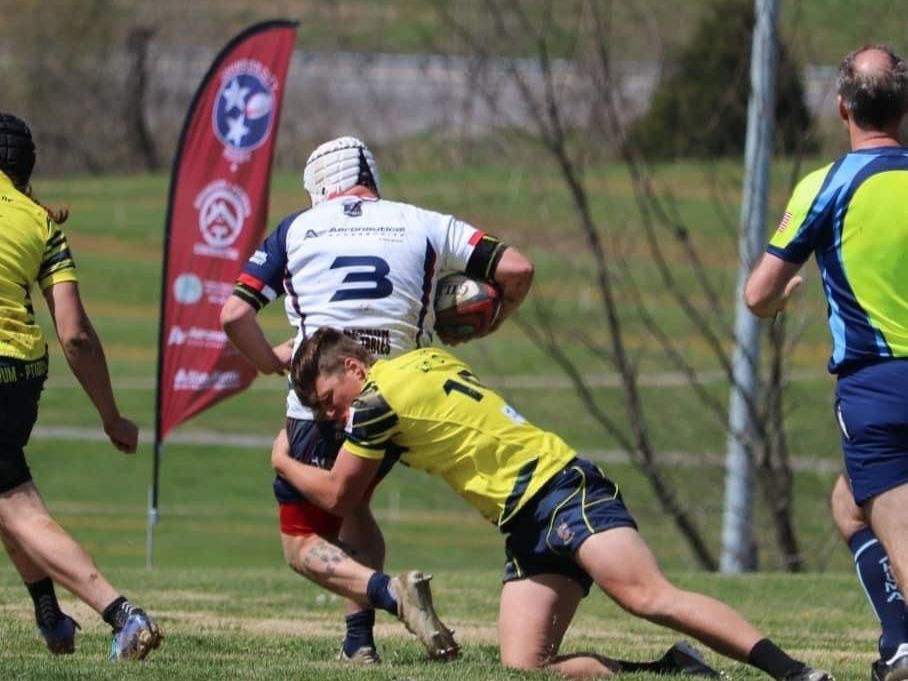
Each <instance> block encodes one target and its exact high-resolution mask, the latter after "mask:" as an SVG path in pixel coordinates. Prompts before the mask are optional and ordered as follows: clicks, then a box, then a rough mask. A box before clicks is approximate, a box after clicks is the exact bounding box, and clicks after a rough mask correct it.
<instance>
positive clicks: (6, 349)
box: [0, 172, 76, 361]
mask: <svg viewBox="0 0 908 681" xmlns="http://www.w3.org/2000/svg"><path fill="white" fill-rule="evenodd" d="M62 281H76V271H75V265H74V264H73V259H72V255H71V254H70V252H69V246H68V245H67V243H66V237H65V236H64V235H63V232H61V231H60V228H59V227H57V225H55V224H54V223H53V222H52V221H51V219H50V218H49V217H48V216H47V211H45V210H44V208H42V207H41V206H39V205H38V204H37V203H35V202H34V201H32V200H31V199H30V198H29V197H28V196H26V195H25V194H23V193H22V192H20V191H19V190H17V189H16V188H15V187H14V186H13V183H12V181H11V180H10V179H9V178H8V177H7V176H6V174H4V173H2V172H0V356H2V357H11V358H14V359H22V360H27V361H30V360H35V359H40V358H41V357H43V356H44V353H45V352H46V351H47V346H46V342H45V340H44V334H43V333H42V332H41V327H40V326H38V325H37V324H36V323H35V311H34V308H33V307H32V300H31V289H32V285H33V284H35V283H37V284H38V286H39V287H40V288H41V290H42V291H44V290H46V289H47V288H49V287H50V286H53V285H54V284H57V283H60V282H62Z"/></svg>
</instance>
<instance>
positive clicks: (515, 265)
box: [495, 247, 536, 300]
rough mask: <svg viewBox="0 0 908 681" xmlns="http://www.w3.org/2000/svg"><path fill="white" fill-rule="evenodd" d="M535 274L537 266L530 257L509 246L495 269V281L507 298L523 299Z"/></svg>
mask: <svg viewBox="0 0 908 681" xmlns="http://www.w3.org/2000/svg"><path fill="white" fill-rule="evenodd" d="M535 274H536V268H535V267H534V266H533V263H532V262H530V260H529V258H527V257H526V256H524V255H523V254H522V253H520V251H518V250H517V249H515V248H512V247H509V248H508V249H507V251H505V254H504V256H503V257H502V259H501V262H500V263H499V266H498V269H497V270H496V271H495V283H497V284H498V285H499V286H501V287H502V289H503V291H504V295H505V297H506V298H511V299H518V300H522V299H523V297H524V296H526V294H527V292H528V291H529V290H530V286H531V285H532V284H533V277H534V275H535Z"/></svg>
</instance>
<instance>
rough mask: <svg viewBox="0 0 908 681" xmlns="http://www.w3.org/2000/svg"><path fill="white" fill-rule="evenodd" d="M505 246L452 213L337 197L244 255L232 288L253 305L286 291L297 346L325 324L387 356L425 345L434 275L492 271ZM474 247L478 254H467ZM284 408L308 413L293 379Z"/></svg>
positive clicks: (304, 415)
mask: <svg viewBox="0 0 908 681" xmlns="http://www.w3.org/2000/svg"><path fill="white" fill-rule="evenodd" d="M480 244H482V246H481V247H480V248H477V246H478V245H480ZM503 249H504V245H503V244H501V243H500V242H498V240H497V239H494V237H489V236H487V235H486V234H484V233H483V232H482V231H480V230H478V229H476V228H475V227H473V226H472V225H469V224H467V223H466V222H463V221H461V220H458V219H456V218H454V217H452V216H450V215H442V214H440V213H436V212H434V211H430V210H424V209H422V208H417V207H416V206H412V205H409V204H406V203H398V202H395V201H386V200H384V199H364V198H361V197H353V196H341V197H338V198H336V199H332V200H328V201H325V202H324V203H321V204H319V205H317V206H315V207H313V208H311V209H310V210H306V211H303V212H300V213H295V214H293V215H290V216H288V217H287V218H285V219H284V220H283V221H282V222H281V223H280V225H278V227H277V229H275V230H274V231H273V232H272V233H271V234H270V235H269V236H268V237H267V238H266V239H265V241H264V242H263V243H262V245H261V246H260V247H259V249H258V250H257V251H256V252H255V253H254V254H253V255H252V257H251V258H250V259H249V262H247V263H246V265H245V267H244V268H243V271H242V273H241V274H240V276H239V278H238V279H237V283H236V287H235V289H234V294H235V295H238V296H240V297H241V298H243V299H244V300H245V301H246V302H248V303H249V304H250V305H252V306H253V307H254V308H255V309H256V310H260V309H261V308H262V307H264V306H265V305H267V304H268V303H269V302H271V301H272V300H274V299H275V298H276V297H277V296H279V295H281V294H286V298H285V302H284V307H285V309H286V312H287V319H288V321H289V322H290V324H291V325H292V326H294V327H295V328H296V329H297V335H296V341H295V343H294V351H295V350H296V348H298V347H299V345H300V343H302V341H303V340H304V339H305V338H306V337H307V336H309V335H311V334H313V333H314V332H315V331H316V330H318V328H319V327H322V326H331V327H334V328H336V329H340V330H342V331H344V332H345V333H347V334H349V335H351V336H353V337H355V338H357V339H359V340H360V342H361V343H362V344H363V345H364V346H365V347H367V348H368V349H369V350H371V351H372V353H373V354H374V355H375V356H376V357H378V358H382V357H392V356H396V355H399V354H401V353H403V352H406V351H408V350H412V349H414V348H419V347H423V346H425V345H429V344H431V342H432V330H433V327H434V323H435V312H434V307H433V305H432V301H433V300H434V296H435V283H436V281H437V280H438V278H439V277H441V276H444V275H445V274H447V273H449V272H463V271H472V272H473V273H475V274H476V276H484V277H485V278H491V275H492V274H494V266H495V265H496V264H497V260H498V258H500V255H501V251H503ZM474 253H475V254H476V255H477V256H481V257H476V258H472V262H471V257H472V256H473V255H474ZM287 415H288V416H290V417H293V418H302V419H309V418H312V411H311V410H310V409H309V408H307V407H305V406H303V405H302V404H301V403H300V401H299V399H298V398H297V396H296V394H295V393H294V392H293V390H292V388H291V390H290V391H289V394H288V397H287Z"/></svg>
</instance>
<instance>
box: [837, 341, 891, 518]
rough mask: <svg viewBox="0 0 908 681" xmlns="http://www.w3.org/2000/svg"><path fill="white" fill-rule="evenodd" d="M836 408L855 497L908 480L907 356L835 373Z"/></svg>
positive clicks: (860, 498)
mask: <svg viewBox="0 0 908 681" xmlns="http://www.w3.org/2000/svg"><path fill="white" fill-rule="evenodd" d="M835 410H836V419H837V421H838V423H839V428H840V429H841V431H842V449H843V450H844V453H845V468H846V469H847V471H848V477H849V478H850V479H851V489H852V490H853V491H854V500H855V501H856V502H857V503H858V504H864V503H866V502H867V501H869V500H870V499H872V498H873V497H875V496H877V495H878V494H881V493H882V492H885V491H886V490H889V489H892V488H893V487H898V486H899V485H903V484H905V483H908V359H892V360H886V361H883V362H878V363H876V364H870V365H868V366H865V367H862V368H860V369H857V370H855V371H852V372H850V373H847V374H843V375H841V376H839V379H838V381H837V383H836V403H835Z"/></svg>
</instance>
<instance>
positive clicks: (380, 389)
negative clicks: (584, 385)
mask: <svg viewBox="0 0 908 681" xmlns="http://www.w3.org/2000/svg"><path fill="white" fill-rule="evenodd" d="M346 432H347V442H346V444H345V445H344V446H345V447H346V449H347V450H348V451H350V452H351V453H352V454H354V455H356V456H360V457H363V458H367V459H381V458H384V457H385V456H399V457H400V460H401V461H402V462H403V463H405V464H407V465H409V466H412V467H413V468H416V469H419V470H423V471H426V472H427V473H430V474H432V475H439V476H441V477H442V478H444V479H445V481H446V482H447V483H448V484H449V485H450V486H451V488H452V489H453V490H454V491H455V492H457V493H458V494H459V495H460V496H462V497H463V498H464V499H466V501H467V502H468V503H469V504H470V505H472V506H473V507H474V508H476V509H477V510H478V511H479V512H480V513H482V514H483V516H485V517H486V518H488V519H489V520H490V521H492V522H493V523H495V524H497V525H503V524H504V523H505V522H507V521H508V520H509V519H510V518H511V517H513V515H514V513H515V512H516V511H518V510H519V509H520V508H521V507H522V506H523V505H524V504H525V503H526V502H527V500H529V499H530V498H531V497H532V496H533V495H534V494H535V493H536V492H537V491H539V489H540V488H541V487H542V486H543V485H544V484H545V482H546V481H547V480H549V478H551V477H552V476H553V475H555V474H556V473H557V472H558V471H560V470H561V469H562V468H564V465H565V464H566V463H567V462H568V461H570V460H571V459H573V458H574V457H575V455H576V454H575V452H574V450H573V449H571V448H570V447H569V446H568V445H567V444H566V443H565V442H564V441H563V440H562V439H561V438H560V437H558V436H557V435H555V434H554V433H550V432H547V431H544V430H541V429H540V428H537V427H536V426H534V425H532V424H531V423H529V422H528V421H527V420H526V419H524V418H523V417H522V416H520V414H518V413H517V412H516V411H515V410H514V409H513V408H512V407H511V406H510V405H508V404H507V403H506V402H505V401H504V400H503V399H502V398H501V397H500V396H499V395H498V394H496V393H495V392H493V391H492V390H489V389H488V388H485V387H483V386H482V385H481V384H480V383H479V381H478V380H477V379H476V377H475V376H474V375H473V373H472V371H471V370H470V368H469V367H468V366H467V365H466V364H464V363H463V362H462V361H460V360H459V359H457V358H456V357H454V356H453V355H451V354H449V353H447V352H445V351H444V350H440V349H437V348H422V349H420V350H413V351H411V352H408V353H406V354H403V355H401V356H399V357H397V358H395V359H390V360H379V361H377V362H376V363H375V364H374V365H373V366H372V368H371V369H370V371H369V374H368V376H367V377H366V382H365V384H364V385H363V389H362V392H361V393H360V395H359V397H358V398H357V399H356V400H355V401H354V402H353V405H352V407H351V409H350V414H349V418H348V421H347V425H346Z"/></svg>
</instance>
